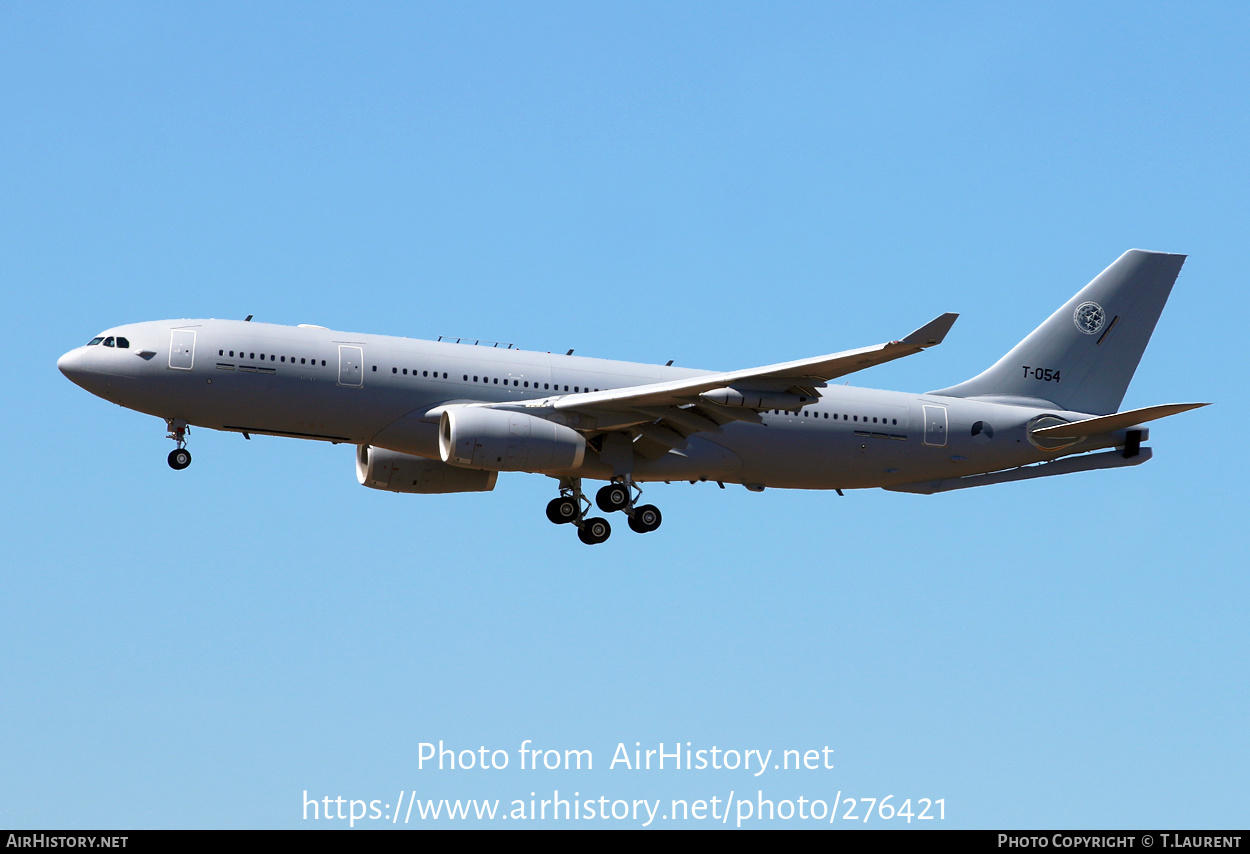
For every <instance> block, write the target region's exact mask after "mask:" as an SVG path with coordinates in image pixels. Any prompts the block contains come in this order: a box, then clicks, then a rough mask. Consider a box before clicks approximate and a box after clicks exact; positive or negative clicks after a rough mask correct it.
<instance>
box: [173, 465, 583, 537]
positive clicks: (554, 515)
mask: <svg viewBox="0 0 1250 854" xmlns="http://www.w3.org/2000/svg"><path fill="white" fill-rule="evenodd" d="M170 465H173V463H170ZM547 518H548V519H550V520H551V521H552V522H554V523H555V524H557V525H563V524H565V523H567V522H572V521H573V520H574V519H576V518H577V502H576V501H575V500H573V499H572V498H569V497H568V496H561V497H560V498H553V499H551V501H550V502H548V504H547Z"/></svg>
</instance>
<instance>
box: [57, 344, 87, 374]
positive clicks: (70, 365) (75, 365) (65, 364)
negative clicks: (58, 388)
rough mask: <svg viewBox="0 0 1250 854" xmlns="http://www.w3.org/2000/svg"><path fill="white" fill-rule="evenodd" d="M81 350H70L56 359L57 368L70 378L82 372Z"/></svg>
mask: <svg viewBox="0 0 1250 854" xmlns="http://www.w3.org/2000/svg"><path fill="white" fill-rule="evenodd" d="M81 365H82V351H81V350H79V349H74V350H70V351H69V352H68V353H66V354H65V355H64V356H62V357H61V358H59V359H57V360H56V366H57V369H58V370H60V372H61V373H63V374H65V376H67V377H69V378H70V379H71V380H72V379H74V378H75V377H77V376H79V375H81V374H82V367H81Z"/></svg>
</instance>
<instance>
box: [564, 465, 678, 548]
mask: <svg viewBox="0 0 1250 854" xmlns="http://www.w3.org/2000/svg"><path fill="white" fill-rule="evenodd" d="M633 490H636V491H637V493H638V494H637V495H631V493H632V491H633ZM641 495H642V490H641V489H640V488H639V487H638V485H637V484H635V483H634V482H633V481H629V480H627V481H625V482H613V483H609V484H608V485H607V486H605V487H603V489H600V490H599V491H598V492H597V493H596V494H595V503H596V504H598V506H599V509H600V510H602V511H603V512H604V513H615V512H616V511H617V510H623V511H624V512H625V515H626V516H628V517H629V527H630V530H633V531H637V532H638V533H639V534H646V533H649V532H651V531H654V530H655V529H656V528H658V527H660V521H661V519H662V517H661V516H660V511H659V508H657V507H656V506H655V505H654V504H644V505H642V506H641V507H636V506H635V504H636V502H637V500H638V498H639V497H641ZM590 507H591V504H590V499H588V498H587V497H586V496H585V494H584V493H583V492H582V479H581V478H580V477H572V478H561V479H560V497H559V498H554V499H552V500H551V502H550V503H549V504H548V505H547V518H548V519H550V520H551V521H552V522H554V523H555V524H557V525H563V524H566V523H569V522H571V523H573V524H574V525H575V526H577V537H578V539H580V540H581V541H582V542H583V543H585V544H586V545H588V546H593V545H598V544H599V543H602V542H603V541H604V540H606V539H607V538H608V537H610V536H611V535H612V526H611V525H610V524H608V520H607V519H604V518H601V517H595V518H592V519H587V518H586V511H587V510H589V509H590Z"/></svg>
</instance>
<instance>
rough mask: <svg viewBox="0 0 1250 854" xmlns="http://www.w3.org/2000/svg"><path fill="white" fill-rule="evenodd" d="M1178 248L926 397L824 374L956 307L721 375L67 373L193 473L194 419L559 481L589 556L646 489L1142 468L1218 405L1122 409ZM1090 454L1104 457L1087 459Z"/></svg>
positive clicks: (139, 364) (190, 359) (636, 519)
mask: <svg viewBox="0 0 1250 854" xmlns="http://www.w3.org/2000/svg"><path fill="white" fill-rule="evenodd" d="M1184 261H1185V256H1183V255H1172V254H1166V253H1162V252H1145V251H1142V250H1138V249H1133V250H1130V251H1128V252H1126V253H1124V254H1123V255H1122V256H1120V258H1119V259H1118V260H1117V261H1116V262H1115V263H1114V264H1112V265H1111V266H1110V267H1108V268H1107V269H1106V270H1104V271H1103V272H1102V273H1101V274H1100V275H1099V276H1098V277H1097V278H1096V279H1094V280H1093V281H1092V282H1090V283H1089V284H1088V285H1086V286H1085V288H1083V289H1082V290H1081V291H1080V292H1079V293H1078V294H1077V295H1076V296H1074V297H1073V298H1072V299H1070V300H1068V302H1066V303H1065V304H1064V305H1063V306H1062V307H1061V308H1060V309H1059V310H1058V311H1056V312H1055V313H1054V314H1052V315H1051V316H1050V318H1049V319H1047V320H1046V321H1045V322H1044V323H1043V324H1042V325H1041V326H1039V327H1038V328H1037V329H1035V330H1034V331H1033V332H1032V333H1031V334H1030V335H1029V336H1028V337H1027V338H1025V339H1024V340H1023V341H1021V342H1020V343H1019V344H1017V345H1016V346H1015V347H1014V348H1013V349H1012V350H1011V352H1009V353H1008V354H1007V355H1005V356H1003V357H1002V358H1001V359H999V360H998V362H996V363H995V364H994V365H993V366H991V367H990V368H989V369H988V370H986V371H985V372H983V373H981V374H980V375H978V376H976V377H973V378H972V379H970V380H968V381H967V382H963V383H960V384H959V385H955V386H951V387H950V388H944V389H941V390H940V391H933V392H929V393H927V394H908V393H902V392H893V391H877V390H873V389H864V388H854V387H850V386H840V385H830V381H831V380H834V379H836V378H838V377H842V376H845V375H847V374H850V373H853V372H855V371H860V370H863V369H864V368H868V367H871V366H873V365H879V364H881V363H883V362H888V361H892V360H894V359H898V358H901V357H903V356H908V355H911V354H913V353H919V352H920V351H921V350H924V349H925V348H928V347H933V346H935V345H937V344H940V343H941V342H942V339H943V338H944V337H945V336H946V333H947V332H948V331H949V330H950V328H951V325H952V324H953V323H954V322H955V318H956V317H957V315H955V314H943V315H942V316H941V317H938V318H936V319H935V320H933V321H931V322H929V323H928V324H926V325H924V326H922V327H921V328H920V329H917V330H916V331H915V332H913V333H911V334H910V335H908V336H906V337H904V338H902V339H900V340H898V341H890V342H889V343H886V344H878V345H876V346H872V347H863V348H860V349H858V350H847V351H845V352H841V353H834V354H832V355H828V356H817V357H815V358H810V359H799V360H797V361H793V362H785V363H782V364H777V365H767V366H765V367H761V368H748V369H746V370H738V371H727V372H715V371H701V370H693V369H689V368H678V367H672V366H671V364H670V365H644V364H636V363H633V362H615V361H607V360H603V359H588V358H583V357H579V356H574V355H572V352H573V351H571V350H570V351H569V354H568V355H563V356H561V355H552V354H550V353H534V352H527V351H524V350H518V349H514V348H512V347H511V346H508V345H496V346H493V347H492V346H482V345H481V343H480V342H473V343H464V342H463V341H456V342H449V341H444V340H441V339H440V340H439V341H417V340H412V339H409V338H392V337H387V336H381V335H360V334H356V333H347V332H335V331H332V330H330V329H326V328H325V327H321V326H308V325H301V326H298V327H292V326H276V325H270V324H266V323H252V322H249V321H250V317H249V319H248V321H231V320H164V321H153V322H148V323H135V324H130V325H127V326H118V327H115V328H113V329H109V330H107V331H105V332H102V333H100V335H98V336H97V337H95V338H93V339H91V341H90V342H89V343H88V344H86V345H85V346H82V347H78V348H77V349H74V350H71V351H70V352H68V353H66V354H65V355H64V356H62V357H61V358H60V360H59V361H58V362H57V367H58V368H60V370H61V372H62V373H63V374H65V376H67V377H69V379H71V380H72V381H73V382H75V383H77V384H78V385H80V386H82V387H83V388H85V389H87V390H88V391H90V392H91V393H92V394H95V395H98V396H99V397H102V398H104V399H105V400H110V401H112V402H114V403H117V404H119V405H121V406H125V407H127V408H129V409H135V410H138V411H139V412H146V413H148V414H151V415H156V416H158V417H160V418H163V419H164V420H165V422H166V424H167V425H168V430H169V434H168V438H170V439H172V440H173V441H174V442H175V443H176V444H177V447H176V448H175V449H174V450H173V451H172V452H170V454H169V465H170V466H171V467H173V468H174V469H179V470H181V469H185V468H186V467H187V466H188V465H190V463H191V454H190V453H189V452H188V451H187V449H186V444H187V433H188V429H189V427H190V426H191V425H195V426H197V427H208V428H211V429H214V430H228V431H232V432H236V433H242V434H243V435H244V437H246V438H251V434H253V433H262V434H267V435H272V436H293V437H296V438H301V439H317V440H321V441H326V442H334V443H339V442H345V443H351V444H354V445H356V446H357V453H356V475H357V478H358V479H359V481H360V483H362V484H364V485H365V486H368V487H371V488H374V489H384V490H389V491H391V492H412V493H425V494H431V493H448V492H487V491H489V490H491V489H493V488H494V486H495V481H496V478H497V477H498V475H499V472H501V471H502V472H509V471H521V472H533V473H538V474H545V475H549V476H551V477H553V478H556V479H557V480H558V481H559V495H558V496H557V497H556V498H555V499H553V500H552V501H551V503H550V504H548V505H547V517H548V518H549V519H550V520H551V521H552V522H555V523H557V524H560V523H571V524H572V525H573V526H574V527H575V528H576V529H577V532H578V536H579V537H580V538H581V540H582V542H584V543H587V544H595V543H601V542H603V541H604V540H606V539H607V538H608V536H609V534H611V531H612V529H611V526H610V524H609V523H608V521H607V519H604V518H602V517H594V518H588V511H589V510H590V509H591V507H592V504H591V502H590V499H588V498H587V497H586V496H585V495H584V493H583V491H582V482H583V480H584V479H586V478H589V479H591V480H600V481H607V485H606V486H604V487H603V488H601V489H599V490H598V492H597V493H596V496H595V499H596V500H595V503H596V504H598V506H599V508H600V509H601V510H602V511H603V512H604V513H612V512H616V511H623V512H624V514H625V516H626V518H627V519H628V523H629V527H630V528H632V529H633V530H634V531H637V532H639V533H647V532H649V531H654V530H655V529H656V528H658V527H659V526H660V520H661V516H660V511H659V510H658V509H657V508H656V507H655V506H654V505H652V504H640V503H639V499H640V497H641V494H642V488H641V487H640V486H639V484H641V483H647V482H655V481H665V482H669V481H676V480H684V481H690V482H692V483H693V482H697V481H715V482H718V483H720V484H721V485H722V487H723V485H724V484H725V483H740V484H742V485H743V486H745V487H746V488H747V489H750V490H753V491H757V492H758V491H761V490H763V489H764V488H765V487H777V488H784V489H834V490H837V491H838V492H839V493H841V490H843V489H863V488H868V487H883V488H885V489H889V490H894V491H898V492H915V493H923V494H932V493H935V492H945V491H947V490H952V489H964V488H966V487H971V486H983V485H987V484H993V483H1004V482H1007V481H1014V480H1026V479H1029V478H1035V477H1047V476H1051V475H1057V474H1066V473H1069V472H1077V471H1088V470H1092V469H1106V468H1118V467H1120V466H1132V465H1138V464H1139V463H1142V462H1145V461H1146V460H1148V459H1149V458H1150V449H1149V448H1145V447H1142V442H1143V441H1144V440H1145V439H1146V438H1148V430H1147V429H1146V428H1144V427H1142V426H1141V425H1142V424H1144V423H1146V422H1148V421H1152V420H1154V419H1157V418H1163V417H1165V416H1168V415H1174V414H1176V413H1178V412H1183V411H1185V410H1188V409H1194V408H1196V407H1199V406H1204V405H1206V404H1202V403H1174V404H1165V405H1162V406H1150V407H1146V408H1145V409H1135V410H1132V411H1129V412H1117V410H1118V409H1119V406H1120V402H1121V401H1122V400H1123V398H1124V393H1125V390H1126V389H1127V388H1128V384H1129V381H1130V380H1131V379H1132V378H1133V373H1134V371H1135V370H1136V369H1137V364H1138V362H1139V361H1140V359H1141V355H1142V352H1143V351H1144V350H1145V347H1146V344H1147V343H1148V342H1149V340H1150V335H1151V333H1152V332H1153V331H1154V327H1155V322H1156V321H1157V320H1158V318H1159V315H1160V313H1161V312H1162V311H1163V306H1164V303H1165V302H1166V301H1167V298H1168V294H1169V293H1170V292H1171V290H1172V284H1173V283H1174V282H1175V281H1176V277H1177V275H1178V274H1179V273H1180V269H1181V265H1182V264H1183V263H1184ZM1090 452H1097V453H1090Z"/></svg>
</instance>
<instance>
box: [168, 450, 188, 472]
mask: <svg viewBox="0 0 1250 854" xmlns="http://www.w3.org/2000/svg"><path fill="white" fill-rule="evenodd" d="M168 459H169V467H170V468H171V469H173V470H174V471H182V470H183V469H185V468H186V467H187V466H189V465H191V452H190V451H188V450H187V449H186V448H175V449H174V450H172V451H170V452H169V457H168Z"/></svg>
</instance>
